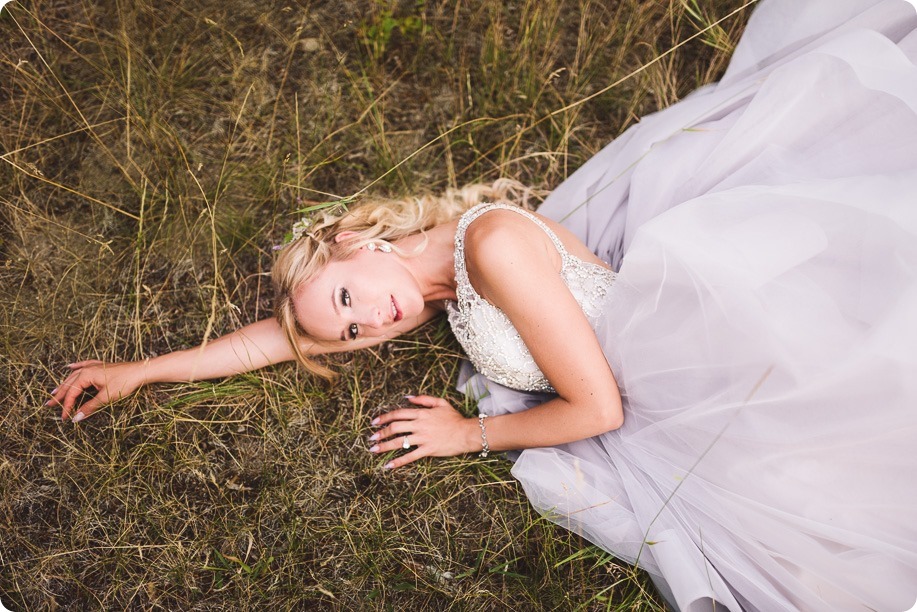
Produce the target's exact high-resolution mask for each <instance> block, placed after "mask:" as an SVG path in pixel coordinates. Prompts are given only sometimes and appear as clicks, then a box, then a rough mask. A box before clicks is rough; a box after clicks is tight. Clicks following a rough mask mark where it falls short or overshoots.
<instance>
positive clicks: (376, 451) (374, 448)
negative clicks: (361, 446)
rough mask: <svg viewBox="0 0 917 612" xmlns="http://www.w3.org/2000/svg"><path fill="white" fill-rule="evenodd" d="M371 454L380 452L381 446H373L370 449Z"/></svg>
mask: <svg viewBox="0 0 917 612" xmlns="http://www.w3.org/2000/svg"><path fill="white" fill-rule="evenodd" d="M369 452H371V453H378V452H379V445H378V444H376V445H375V446H371V447H370V448H369Z"/></svg>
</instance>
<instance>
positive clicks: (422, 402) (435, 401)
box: [406, 395, 449, 408]
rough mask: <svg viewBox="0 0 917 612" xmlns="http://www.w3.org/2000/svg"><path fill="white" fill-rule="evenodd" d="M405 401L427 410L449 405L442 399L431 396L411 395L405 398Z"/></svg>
mask: <svg viewBox="0 0 917 612" xmlns="http://www.w3.org/2000/svg"><path fill="white" fill-rule="evenodd" d="M406 399H407V400H408V401H409V402H411V403H412V404H416V405H418V406H426V407H427V408H436V407H437V406H448V405H449V402H447V401H446V400H444V399H443V398H441V397H434V396H432V395H413V396H407V397H406Z"/></svg>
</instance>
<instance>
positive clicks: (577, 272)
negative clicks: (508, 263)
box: [446, 203, 615, 392]
mask: <svg viewBox="0 0 917 612" xmlns="http://www.w3.org/2000/svg"><path fill="white" fill-rule="evenodd" d="M496 209H504V210H512V211H514V212H517V213H519V214H520V215H523V216H524V217H526V218H527V219H530V220H531V221H532V222H533V223H535V224H536V225H538V226H539V227H540V228H541V229H543V230H544V231H545V233H546V234H547V235H548V237H549V238H550V239H551V242H553V243H554V246H555V247H556V248H557V251H558V253H560V256H561V261H562V265H561V269H560V275H561V278H563V280H564V283H565V284H566V285H567V288H568V289H569V290H570V293H572V294H573V297H574V298H575V299H576V301H577V303H578V304H579V305H580V307H581V308H582V309H583V313H584V314H585V315H586V318H587V319H588V320H589V324H590V325H591V326H592V328H593V329H595V326H596V324H597V323H598V321H599V319H600V314H601V311H602V304H603V302H604V298H605V295H606V294H607V293H608V289H609V288H610V287H611V284H612V282H613V281H614V277H615V273H614V272H613V271H611V270H609V269H607V268H603V267H602V266H598V265H595V264H593V263H589V262H586V261H583V260H581V259H579V258H578V257H575V256H573V255H570V254H569V253H568V252H567V249H566V248H565V247H564V245H563V243H562V242H561V241H560V239H559V238H558V237H557V235H556V234H554V232H553V231H551V229H550V228H549V227H548V226H547V225H545V224H544V222H543V221H541V219H539V218H538V217H536V216H534V215H532V214H531V213H529V212H528V211H526V210H524V209H522V208H519V207H517V206H510V205H508V204H500V203H496V204H493V203H484V204H479V205H477V206H475V207H474V208H472V209H471V210H469V211H467V212H466V213H465V214H464V215H462V218H461V219H460V220H459V224H458V229H456V231H455V283H456V289H455V293H456V297H457V298H458V301H457V302H452V301H447V302H446V312H447V313H448V316H449V325H451V326H452V331H453V333H454V334H455V337H456V338H458V341H459V343H460V344H461V345H462V347H463V348H464V349H465V352H466V353H467V354H468V358H469V359H470V360H471V362H472V363H473V364H474V366H475V368H477V370H478V371H479V372H481V373H482V374H484V375H485V376H487V377H488V378H490V379H491V380H494V381H496V382H498V383H500V384H502V385H505V386H507V387H511V388H513V389H519V390H523V391H548V392H553V391H554V388H553V387H552V386H551V383H549V382H548V380H547V378H545V376H544V374H542V372H541V370H540V369H539V368H538V365H537V364H536V363H535V359H534V358H533V357H532V354H531V353H530V352H529V350H528V348H526V346H525V343H523V341H522V338H521V337H520V336H519V333H518V332H517V331H516V329H515V328H514V327H513V324H512V323H511V322H510V320H509V319H508V318H507V316H506V315H505V314H503V311H502V310H500V309H499V308H497V307H496V306H494V305H493V304H491V303H490V302H488V301H487V300H485V299H484V298H482V297H481V296H480V295H478V294H477V292H476V291H475V290H474V287H472V286H471V282H470V281H469V280H468V269H467V268H466V266H465V232H466V231H467V230H468V226H469V225H471V223H472V222H474V220H475V219H477V218H478V217H480V216H481V215H483V214H484V213H486V212H488V211H491V210H496Z"/></svg>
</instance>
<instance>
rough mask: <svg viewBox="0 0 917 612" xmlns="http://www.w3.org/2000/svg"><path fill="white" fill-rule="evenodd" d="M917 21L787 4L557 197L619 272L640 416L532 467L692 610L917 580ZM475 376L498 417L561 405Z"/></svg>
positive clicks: (630, 415)
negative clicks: (718, 74)
mask: <svg viewBox="0 0 917 612" xmlns="http://www.w3.org/2000/svg"><path fill="white" fill-rule="evenodd" d="M915 27H917V14H915V11H914V9H913V8H912V7H911V6H910V5H909V4H907V3H906V2H903V1H899V0H887V1H881V2H867V1H854V0H809V1H808V2H798V1H797V0H775V1H773V2H768V1H767V0H765V1H764V2H763V3H762V4H761V6H760V7H759V8H758V9H756V13H755V14H754V15H753V16H752V19H751V22H750V24H749V26H748V29H747V31H746V33H745V34H744V36H743V39H742V41H741V42H740V44H739V47H738V49H737V50H736V53H735V56H734V59H733V61H732V63H731V65H730V67H729V70H728V71H727V73H726V75H725V77H724V78H723V80H722V81H721V82H720V83H718V84H716V85H712V86H708V87H706V88H704V89H701V90H699V91H697V92H695V93H694V94H692V95H691V96H690V97H688V98H687V99H685V100H684V101H682V102H680V103H679V104H676V105H675V106H673V107H671V108H669V109H666V110H664V111H661V112H659V113H657V114H655V115H652V116H650V117H647V118H646V119H644V120H643V121H642V122H641V123H639V124H638V125H636V126H634V127H632V128H631V129H630V130H628V131H627V132H626V133H625V134H623V135H622V136H621V137H620V138H618V139H617V140H616V141H615V142H613V143H612V144H610V145H609V146H608V147H607V148H606V149H604V150H603V151H602V152H600V153H599V154H598V155H596V156H595V157H594V158H593V159H592V160H590V161H589V162H588V163H587V164H586V165H585V166H583V168H581V169H580V170H579V171H577V172H576V173H575V174H574V175H573V176H572V177H571V178H570V179H569V180H568V181H567V182H565V183H564V184H563V185H561V186H560V187H559V188H558V189H557V190H556V191H555V192H554V193H553V194H552V196H551V197H550V198H549V200H548V201H547V202H546V203H545V204H544V206H543V207H542V208H541V212H542V213H545V214H547V215H548V216H551V217H553V218H555V219H558V220H560V221H562V222H563V223H565V224H567V226H568V227H570V228H571V229H573V230H574V232H576V233H577V234H578V235H579V236H580V237H581V238H582V239H583V240H584V241H586V243H587V244H588V245H589V246H590V247H591V248H592V249H593V250H594V251H595V252H596V253H597V254H598V255H599V256H600V257H602V258H604V259H606V260H608V261H611V262H612V263H613V265H615V266H616V267H618V266H619V267H620V271H619V274H618V276H617V279H616V281H615V283H614V285H613V286H612V287H611V288H610V290H609V292H608V296H607V301H606V304H605V309H604V313H603V316H602V317H601V320H600V322H599V323H598V324H597V326H596V327H597V329H596V332H597V335H598V336H599V339H600V340H601V342H602V345H603V346H604V348H605V351H606V356H607V358H608V360H609V363H610V364H611V367H612V369H613V371H614V373H615V376H616V378H617V380H618V383H619V385H620V387H621V390H622V394H623V397H624V400H625V410H626V413H625V424H624V426H623V427H622V428H621V429H620V430H617V431H614V432H609V433H607V434H604V435H601V436H598V437H595V438H591V439H589V440H583V441H579V442H575V443H572V444H567V445H563V446H559V447H553V448H542V449H531V450H526V451H523V452H522V453H521V455H520V456H519V457H518V460H517V462H516V465H515V466H514V468H513V474H514V475H515V476H516V477H517V478H518V479H519V480H520V481H521V482H522V484H523V486H524V488H525V491H526V493H527V495H528V496H529V498H530V499H531V501H532V503H533V505H534V506H535V507H537V508H538V509H540V510H541V511H542V512H544V513H546V514H547V515H548V516H550V517H551V518H553V519H554V520H556V521H557V522H558V523H560V524H562V525H565V526H567V527H569V528H571V529H574V530H576V531H578V532H579V533H582V534H583V535H584V536H585V537H587V538H588V539H589V540H591V541H592V542H595V543H596V544H598V545H600V546H602V547H603V548H605V549H607V550H609V551H611V552H613V553H615V554H616V555H617V556H619V557H620V558H622V559H624V560H626V561H630V562H634V561H636V562H638V563H639V564H640V565H641V566H643V567H644V568H645V569H647V570H648V571H649V572H650V573H651V575H653V577H654V580H655V581H656V582H657V584H658V585H659V586H660V589H661V591H662V592H663V593H664V594H665V595H666V597H667V598H669V600H670V601H671V603H672V604H673V605H675V606H676V607H677V608H679V609H682V610H695V609H710V608H712V607H714V606H716V607H717V608H718V609H723V608H724V607H726V608H728V609H730V610H740V609H746V610H768V611H769V610H796V609H807V610H862V609H875V610H906V609H909V608H910V607H911V606H912V605H913V604H914V601H915V598H917V527H915V523H914V521H913V516H914V509H915V508H917V453H915V452H914V450H913V449H914V447H915V442H917V401H915V400H917V348H915V347H917V317H915V316H914V314H913V313H914V312H917V66H915V59H917V34H915V33H914V32H915ZM468 384H469V388H470V389H471V390H472V391H474V392H475V393H478V394H484V395H485V397H484V398H483V399H482V400H481V402H480V408H481V410H482V411H483V412H485V413H489V414H500V413H505V412H514V411H518V410H524V409H526V408H527V407H530V406H532V405H535V404H537V403H540V402H541V401H543V399H544V396H539V395H537V394H525V393H520V392H516V391H512V390H509V389H507V388H505V387H501V386H500V385H497V384H495V383H493V382H491V381H488V380H486V379H485V378H483V377H481V376H480V375H477V376H474V377H472V378H471V379H470V381H469V382H468Z"/></svg>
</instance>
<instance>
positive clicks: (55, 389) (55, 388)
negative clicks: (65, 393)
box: [51, 387, 60, 395]
mask: <svg viewBox="0 0 917 612" xmlns="http://www.w3.org/2000/svg"><path fill="white" fill-rule="evenodd" d="M58 389H60V387H54V391H52V392H51V395H54V394H55V393H57V390H58Z"/></svg>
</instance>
